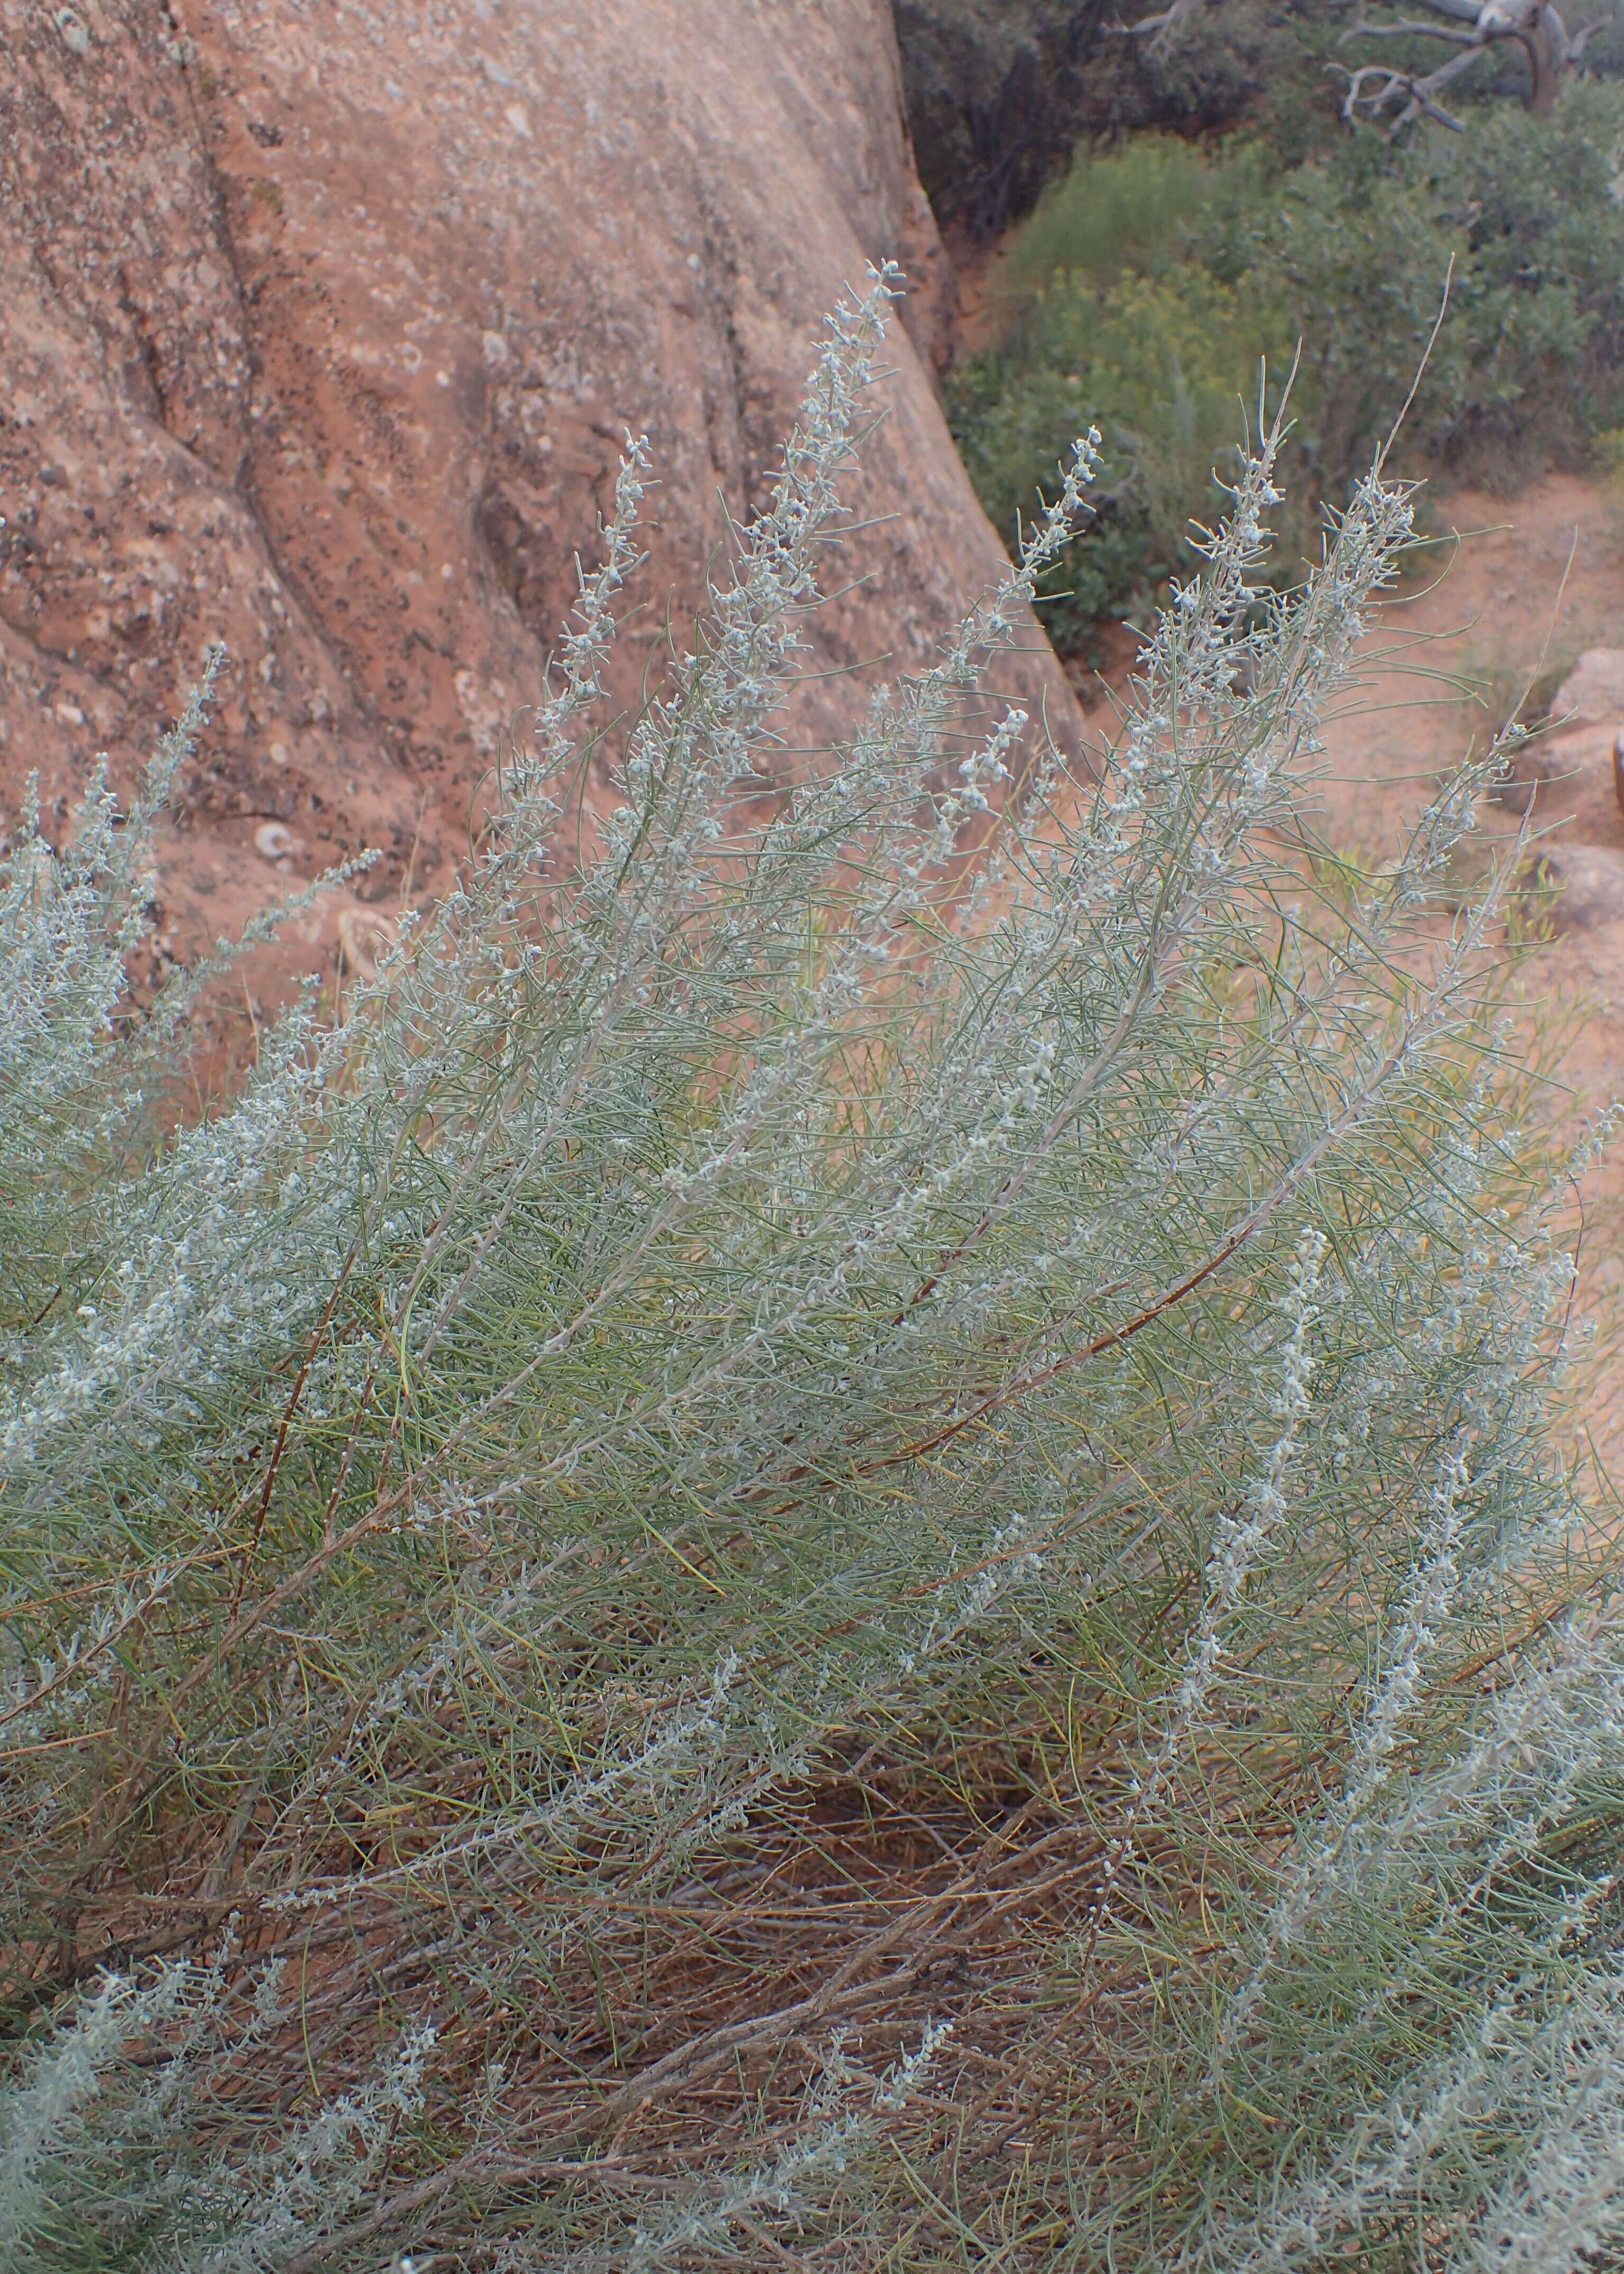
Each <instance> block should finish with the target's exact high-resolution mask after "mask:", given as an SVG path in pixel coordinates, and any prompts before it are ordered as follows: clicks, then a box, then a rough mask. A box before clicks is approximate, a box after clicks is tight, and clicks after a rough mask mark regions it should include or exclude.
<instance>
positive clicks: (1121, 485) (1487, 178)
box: [950, 82, 1624, 647]
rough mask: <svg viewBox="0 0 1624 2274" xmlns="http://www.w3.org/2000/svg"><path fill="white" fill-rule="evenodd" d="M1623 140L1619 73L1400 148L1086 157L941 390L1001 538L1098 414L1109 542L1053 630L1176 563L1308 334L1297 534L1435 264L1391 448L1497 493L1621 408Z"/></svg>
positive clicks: (1357, 434)
mask: <svg viewBox="0 0 1624 2274" xmlns="http://www.w3.org/2000/svg"><path fill="white" fill-rule="evenodd" d="M1621 151H1624V89H1620V87H1617V86H1616V85H1612V84H1607V85H1590V84H1586V83H1583V82H1581V83H1577V84H1575V85H1572V86H1570V87H1568V89H1567V91H1566V93H1565V94H1564V97H1563V100H1562V102H1561V103H1560V105H1559V107H1558V109H1557V110H1556V112H1555V113H1554V114H1553V116H1551V117H1544V118H1535V117H1530V116H1528V115H1527V114H1526V113H1524V112H1522V110H1520V109H1516V108H1515V107H1507V106H1496V107H1493V108H1485V109H1483V110H1482V111H1481V113H1480V114H1477V115H1475V116H1474V120H1473V126H1472V132H1471V133H1470V135H1468V136H1466V137H1463V138H1456V137H1454V136H1439V137H1435V138H1433V139H1432V141H1430V142H1413V143H1410V144H1407V145H1405V146H1403V147H1401V148H1399V149H1397V150H1395V149H1391V148H1389V147H1387V145H1385V144H1383V143H1381V142H1380V141H1379V140H1378V139H1376V138H1375V137H1374V136H1370V135H1357V136H1349V137H1347V138H1345V139H1343V141H1342V143H1341V144H1340V145H1339V146H1338V147H1337V148H1336V149H1335V152H1334V153H1332V154H1329V155H1327V156H1322V157H1319V158H1318V159H1316V160H1314V161H1313V162H1311V163H1307V164H1304V165H1300V166H1297V167H1296V168H1293V169H1289V170H1287V171H1284V172H1281V171H1279V170H1277V169H1276V168H1275V167H1274V163H1273V161H1272V159H1271V158H1270V157H1269V155H1268V154H1266V153H1265V152H1264V151H1263V150H1262V148H1261V147H1259V146H1255V145H1254V146H1252V147H1244V146H1243V147H1235V146H1230V147H1226V148H1225V149H1224V150H1222V152H1220V153H1219V154H1217V155H1216V156H1214V157H1207V156H1203V155H1201V154H1199V153H1197V152H1195V151H1193V150H1192V149H1188V148H1180V147H1178V146H1176V145H1169V144H1168V143H1166V142H1165V141H1162V140H1159V139H1149V140H1147V142H1146V143H1144V144H1143V145H1133V144H1130V145H1128V146H1126V147H1124V148H1123V149H1121V150H1119V151H1116V152H1112V153H1110V154H1105V155H1101V154H1094V155H1091V156H1087V157H1085V158H1083V159H1080V160H1079V162H1078V163H1077V164H1076V166H1075V167H1074V169H1073V171H1072V173H1071V176H1070V177H1068V179H1067V180H1066V182H1064V184H1060V185H1058V186H1057V187H1056V189H1055V190H1053V191H1052V192H1049V195H1048V196H1047V197H1046V199H1045V200H1044V201H1043V202H1042V203H1041V205H1040V207H1039V208H1038V210H1037V212H1036V213H1035V214H1034V216H1033V219H1032V221H1031V222H1030V223H1029V224H1028V225H1027V229H1026V232H1025V233H1023V236H1022V238H1021V239H1020V241H1019V244H1018V245H1017V246H1016V247H1015V249H1014V251H1013V252H1012V255H1011V262H1010V268H1011V275H1012V276H1013V277H1014V278H1015V279H1016V280H1018V281H1027V282H1029V283H1030V284H1031V286H1032V288H1033V290H1034V292H1035V295H1036V297H1034V299H1033V300H1032V302H1031V303H1030V305H1027V306H1026V308H1025V309H1024V310H1023V311H1022V312H1019V313H1018V314H1017V315H1016V317H1015V319H1014V320H1013V322H1012V326H1011V332H1010V335H1009V336H1008V338H1007V339H1006V340H1005V342H1004V343H1003V345H1002V346H1001V347H1000V348H999V349H998V350H996V352H994V353H992V354H990V355H988V356H986V357H983V358H979V359H978V360H977V361H976V362H974V364H972V365H970V366H969V367H968V368H967V369H966V371H965V372H963V373H960V374H959V375H958V376H957V377H956V378H955V380H954V381H953V382H952V386H951V395H950V415H951V421H952V425H953V429H954V432H955V434H956V435H957V437H958V439H959V447H960V448H961V450H962V452H963V454H964V456H965V461H966V465H967V466H968V468H969V470H970V473H971V477H972V478H973V480H974V482H975V485H976V487H977V490H978V492H979V493H980V495H981V500H982V501H983V503H984V504H985V505H986V507H987V509H988V511H989V514H990V515H991V516H992V518H993V520H994V522H995V523H996V525H997V527H998V528H999V530H1000V531H1002V532H1003V533H1004V537H1005V538H1006V541H1008V542H1010V543H1011V544H1013V543H1014V542H1015V541H1016V539H1017V531H1018V528H1019V518H1020V516H1021V515H1023V514H1024V513H1027V512H1029V511H1030V510H1031V509H1032V501H1033V499H1034V494H1035V493H1036V491H1037V489H1038V487H1039V486H1040V485H1041V482H1042V480H1043V479H1044V478H1045V477H1046V475H1047V471H1048V470H1049V468H1050V467H1051V466H1052V465H1053V464H1054V463H1055V462H1056V457H1057V456H1058V455H1059V454H1060V452H1061V451H1062V450H1063V449H1064V443H1065V437H1066V435H1067V434H1068V433H1070V432H1071V429H1072V427H1073V426H1075V425H1077V424H1078V423H1079V419H1081V418H1087V417H1093V418H1097V419H1098V420H1099V423H1100V425H1101V429H1102V431H1103V433H1104V434H1105V437H1106V453H1107V473H1108V482H1107V486H1106V487H1105V488H1104V489H1103V490H1102V491H1101V493H1100V495H1099V496H1098V497H1097V499H1096V500H1095V503H1096V504H1097V505H1098V507H1099V508H1100V509H1101V514H1102V516H1103V521H1104V533H1105V544H1104V546H1103V547H1102V548H1101V551H1100V553H1099V554H1098V557H1097V558H1096V559H1094V560H1092V561H1090V560H1088V559H1086V558H1084V559H1082V560H1079V561H1075V562H1068V563H1066V564H1065V573H1066V575H1067V576H1070V577H1071V587H1070V589H1071V591H1072V594H1073V597H1071V599H1066V600H1064V601H1060V600H1056V603H1055V607H1054V614H1053V627H1054V631H1055V636H1056V638H1057V639H1058V641H1059V642H1060V644H1062V646H1063V647H1076V646H1079V645H1081V644H1085V643H1086V637H1087V627H1088V623H1089V621H1090V619H1091V617H1093V616H1095V615H1099V614H1106V613H1109V612H1111V611H1121V610H1123V609H1124V608H1127V607H1129V606H1133V605H1137V604H1139V603H1140V602H1142V600H1143V599H1144V598H1145V596H1146V594H1147V592H1148V591H1152V590H1154V588H1155V586H1156V585H1157V584H1159V583H1160V582H1162V581H1163V580H1165V579H1166V578H1167V577H1168V576H1170V575H1172V574H1174V573H1176V572H1178V571H1181V570H1185V569H1188V567H1189V564H1190V562H1191V560H1192V553H1191V549H1190V548H1191V535H1190V531H1189V527H1188V524H1189V523H1190V522H1191V521H1192V520H1193V521H1196V522H1199V523H1205V522H1206V521H1207V520H1209V519H1210V517H1211V514H1212V512H1213V510H1214V487H1213V480H1212V466H1213V463H1214V453H1215V452H1216V451H1217V450H1218V448H1219V445H1220V441H1221V440H1222V438H1224V437H1226V436H1227V435H1228V434H1229V433H1233V431H1234V411H1233V408H1232V406H1233V405H1234V403H1235V402H1236V399H1237V396H1238V397H1241V398H1242V399H1244V400H1245V401H1247V402H1252V401H1253V400H1255V397H1256V394H1257V385H1258V382H1257V372H1258V366H1259V359H1260V358H1265V357H1267V359H1268V361H1269V363H1270V365H1272V367H1273V368H1274V369H1275V370H1276V371H1277V372H1280V371H1283V369H1284V367H1285V365H1287V364H1288V363H1289V360H1290V358H1291V353H1292V350H1293V347H1294V344H1295V343H1297V341H1299V340H1300V341H1302V342H1303V343H1304V350H1303V361H1302V366H1301V369H1300V371H1299V373H1298V378H1297V386H1296V388H1295V390H1294V394H1293V397H1292V410H1293V416H1294V419H1295V422H1296V425H1295V438H1294V448H1295V449H1296V450H1297V451H1298V452H1300V454H1301V457H1300V463H1301V465H1302V467H1303V469H1304V476H1303V482H1304V487H1303V506H1304V508H1306V510H1304V512H1303V513H1302V516H1301V518H1300V519H1299V520H1298V522H1297V524H1296V526H1295V528H1294V529H1293V530H1292V531H1291V532H1290V535H1291V537H1292V538H1293V539H1294V540H1295V545H1296V547H1297V549H1312V546H1311V545H1310V538H1311V531H1312V505H1313V503H1314V501H1316V500H1319V499H1324V498H1335V497H1336V496H1338V495H1340V494H1341V493H1342V491H1343V490H1344V489H1345V488H1346V487H1347V486H1348V484H1349V483H1350V481H1351V480H1352V479H1353V478H1354V476H1355V474H1356V472H1357V469H1358V468H1359V467H1360V466H1361V465H1364V464H1365V463H1368V462H1369V460H1370V457H1371V456H1372V452H1373V451H1374V449H1375V448H1376V447H1377V446H1378V444H1379V443H1380V442H1381V441H1382V440H1384V439H1385V438H1386V436H1387V434H1388V433H1389V432H1390V431H1391V429H1392V428H1393V425H1394V424H1395V420H1396V419H1397V418H1398V417H1399V414H1400V412H1401V411H1402V410H1403V407H1404V405H1405V403H1406V400H1407V399H1408V398H1409V396H1410V391H1411V388H1412V386H1413V385H1414V382H1415V380H1416V374H1417V369H1418V368H1419V366H1420V365H1421V364H1422V361H1423V358H1425V356H1426V352H1427V348H1428V343H1429V341H1430V340H1431V339H1432V333H1433V328H1434V326H1435V323H1436V320H1437V317H1438V313H1439V310H1440V305H1441V304H1442V299H1443V294H1444V289H1445V283H1446V280H1449V308H1448V314H1447V320H1446V321H1445V323H1444V326H1443V329H1442V331H1441V334H1440V336H1439V338H1438V340H1437V342H1436V343H1435V344H1434V345H1433V347H1432V354H1431V358H1430V361H1429V362H1428V364H1427V368H1426V370H1425V374H1424V376H1423V378H1422V380H1421V383H1420V386H1419V388H1418V389H1417V393H1416V395H1415V401H1414V404H1413V407H1412V408H1411V410H1410V413H1409V416H1408V418H1407V421H1406V425H1405V430H1404V436H1403V440H1402V444H1401V450H1402V456H1403V458H1404V461H1405V462H1406V463H1409V464H1410V465H1412V466H1415V467H1417V468H1422V467H1427V466H1445V467H1451V468H1454V469H1455V470H1456V471H1461V472H1462V473H1465V474H1469V475H1470V476H1471V477H1472V478H1476V479H1479V480H1487V481H1489V482H1491V483H1496V484H1500V485H1502V486H1508V485H1510V484H1513V483H1515V481H1516V480H1518V479H1520V478H1523V477H1524V476H1526V475H1527V474H1528V473H1530V472H1531V471H1538V470H1539V469H1540V468H1541V467H1542V466H1544V465H1545V464H1547V463H1550V462H1551V460H1552V459H1553V457H1556V456H1562V455H1564V454H1566V455H1568V456H1572V455H1575V454H1577V453H1579V452H1581V451H1582V450H1583V447H1584V442H1585V438H1586V435H1587V433H1589V432H1590V431H1591V430H1592V429H1594V428H1597V427H1606V426H1609V425H1613V424H1616V423H1617V420H1618V418H1619V416H1620V403H1621V402H1624V207H1621V206H1620V200H1619V198H1618V196H1617V194H1616V186H1617V182H1618V179H1619V169H1620V152H1621ZM1113 266H1116V268H1117V270H1118V272H1119V273H1117V274H1115V275H1113V274H1112V273H1111V272H1112V269H1113ZM1124 270H1132V272H1135V273H1133V274H1132V275H1124V274H1122V273H1120V272H1121V271H1124ZM1062 584H1064V577H1063V576H1060V575H1058V574H1057V575H1056V579H1055V586H1056V590H1058V589H1059V587H1060V586H1061V585H1062Z"/></svg>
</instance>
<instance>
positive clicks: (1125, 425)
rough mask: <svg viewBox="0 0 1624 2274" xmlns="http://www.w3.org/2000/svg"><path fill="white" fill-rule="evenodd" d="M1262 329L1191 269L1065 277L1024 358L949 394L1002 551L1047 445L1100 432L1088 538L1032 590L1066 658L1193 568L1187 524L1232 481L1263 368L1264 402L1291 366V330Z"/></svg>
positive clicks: (1045, 466)
mask: <svg viewBox="0 0 1624 2274" xmlns="http://www.w3.org/2000/svg"><path fill="white" fill-rule="evenodd" d="M1265 322H1266V319H1264V318H1263V317H1262V312H1261V311H1260V309H1259V305H1258V303H1257V302H1256V300H1252V299H1248V298H1247V297H1244V296H1243V295H1242V294H1241V293H1240V292H1238V291H1237V290H1235V289H1234V287H1232V286H1230V285H1229V284H1226V283H1223V282H1219V281H1218V280H1217V279H1216V278H1214V277H1212V276H1210V275H1207V274H1206V273H1204V272H1203V271H1201V270H1199V269H1197V268H1194V267H1189V266H1187V265H1185V266H1180V267H1175V268H1171V269H1167V270H1164V271H1163V272H1162V274H1161V275H1133V274H1132V273H1130V274H1127V275H1122V276H1120V277H1119V278H1118V280H1117V281H1116V282H1114V283H1112V284H1109V285H1107V286H1106V287H1104V288H1103V289H1095V288H1094V287H1091V286H1089V285H1087V284H1086V283H1084V282H1080V281H1079V280H1076V279H1074V278H1073V277H1072V276H1071V275H1070V274H1068V273H1065V272H1062V273H1060V274H1058V275H1053V276H1051V277H1050V279H1049V283H1048V284H1047V286H1045V287H1044V288H1043V290H1041V293H1040V295H1039V297H1037V298H1036V300H1035V301H1034V305H1033V306H1032V307H1031V309H1030V310H1029V312H1028V313H1027V314H1026V318H1025V319H1024V320H1023V323H1022V328H1021V333H1020V344H1019V350H1017V351H1016V352H1015V353H1013V354H1011V355H1010V356H1008V357H989V358H985V359H984V360H982V361H981V362H980V363H978V364H976V365H973V366H971V368H970V369H969V370H968V371H967V372H966V373H964V374H963V375H962V377H960V378H959V379H958V380H956V381H955V382H954V383H953V385H952V388H951V396H950V409H951V418H952V423H953V427H954V432H955V433H956V434H957V436H958V438H959V448H960V451H961V453H962V455H963V457H964V461H965V464H966V469H967V470H968V471H969V475H970V478H971V480H972V481H973V482H974V484H975V486H976V489H977V491H978V493H980V495H981V499H982V500H983V501H984V502H985V503H986V505H987V507H988V509H989V512H990V513H991V514H992V516H993V518H994V520H995V521H996V523H997V524H998V526H999V528H1000V529H1001V530H1002V531H1004V534H1005V536H1006V538H1007V539H1008V541H1009V542H1010V543H1011V546H1016V545H1018V544H1019V530H1020V527H1021V525H1022V523H1023V520H1025V519H1030V518H1032V517H1033V516H1035V515H1036V514H1037V513H1039V512H1040V511H1041V503H1040V497H1041V487H1042V483H1043V478H1045V477H1046V476H1047V475H1048V474H1049V471H1050V469H1052V467H1053V466H1054V465H1055V463H1056V458H1055V443H1056V436H1062V437H1064V435H1066V434H1068V433H1079V432H1081V431H1082V430H1083V429H1084V428H1086V426H1088V425H1090V424H1094V423H1097V425H1099V428H1100V430H1101V434H1102V436H1103V438H1104V447H1105V458H1106V463H1105V478H1104V481H1103V483H1102V485H1101V486H1099V487H1097V488H1096V489H1095V491H1094V493H1093V496H1092V500H1091V502H1092V504H1093V506H1094V510H1095V512H1096V514H1097V516H1099V520H1098V525H1097V527H1095V528H1094V530H1093V531H1091V533H1090V534H1089V535H1088V537H1087V538H1086V540H1085V541H1083V542H1081V543H1079V544H1074V545H1072V546H1068V547H1067V548H1066V551H1065V552H1064V554H1063V555H1062V556H1061V557H1060V558H1059V559H1058V560H1057V561H1056V563H1055V564H1054V567H1053V568H1052V569H1050V570H1049V573H1048V575H1047V576H1046V577H1045V579H1044V582H1043V585H1042V588H1041V598H1042V600H1043V604H1044V605H1043V618H1044V622H1045V624H1046V625H1047V626H1048V628H1049V635H1050V637H1051V638H1053V639H1054V640H1055V641H1056V644H1058V645H1059V646H1060V648H1061V649H1062V650H1063V651H1066V650H1075V649H1077V648H1078V647H1079V646H1080V645H1082V644H1085V643H1086V638H1087V634H1088V628H1089V626H1090V625H1091V624H1092V623H1093V622H1094V621H1096V620H1097V619H1098V618H1099V617H1101V616H1103V615H1107V614H1113V613H1119V612H1122V611H1124V610H1126V609H1127V608H1129V607H1131V606H1134V605H1135V604H1137V603H1139V602H1140V601H1142V600H1143V599H1144V597H1145V593H1146V590H1147V586H1153V585H1154V584H1158V583H1160V582H1163V581H1164V580H1166V579H1167V578H1169V577H1171V576H1176V575H1184V574H1188V573H1189V572H1190V571H1191V570H1192V569H1193V568H1194V567H1195V565H1196V561H1197V553H1196V549H1195V547H1196V542H1197V537H1196V532H1195V531H1194V530H1192V526H1191V523H1192V518H1193V519H1199V520H1200V521H1202V522H1204V523H1211V522H1212V521H1213V520H1214V519H1215V518H1217V517H1218V516H1221V515H1222V511H1223V507H1224V503H1225V499H1224V493H1223V491H1222V488H1221V487H1220V478H1221V477H1222V476H1223V475H1226V474H1227V475H1228V476H1229V478H1232V477H1233V472H1234V470H1235V467H1236V465H1237V463H1238V460H1237V453H1236V448H1235V442H1234V437H1235V435H1236V433H1237V431H1238V430H1239V429H1240V428H1241V427H1242V425H1243V424H1244V422H1245V420H1246V418H1247V417H1248V414H1249V413H1250V414H1251V415H1252V418H1253V420H1254V421H1255V417H1256V411H1257V406H1258V395H1259V361H1260V358H1262V357H1263V356H1265V355H1266V354H1267V352H1268V350H1269V349H1270V347H1271V346H1272V347H1273V349H1274V380H1273V383H1272V385H1271V386H1270V387H1269V388H1268V390H1267V391H1268V394H1269V395H1270V396H1271V397H1272V398H1273V397H1277V396H1278V394H1279V388H1280V380H1281V377H1282V374H1283V372H1284V370H1285V369H1287V368H1289V364H1290V359H1291V337H1290V333H1289V329H1288V328H1287V327H1286V325H1285V323H1284V322H1283V320H1282V321H1280V322H1278V323H1277V324H1275V325H1274V327H1273V336H1272V338H1271V336H1270V332H1269V330H1267V329H1266V328H1264V324H1265ZM1272 407H1273V403H1272V401H1271V403H1270V408H1271V409H1272ZM1062 447H1063V448H1064V444H1063V446H1062Z"/></svg>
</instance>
